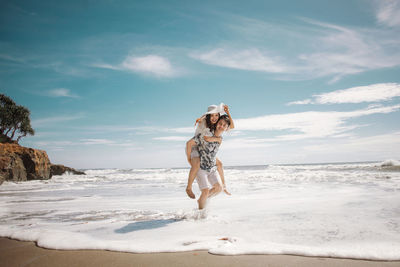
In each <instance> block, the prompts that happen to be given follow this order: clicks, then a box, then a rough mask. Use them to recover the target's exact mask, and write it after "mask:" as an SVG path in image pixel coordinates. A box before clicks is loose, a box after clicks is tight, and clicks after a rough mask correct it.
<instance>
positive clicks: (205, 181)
mask: <svg viewBox="0 0 400 267" xmlns="http://www.w3.org/2000/svg"><path fill="white" fill-rule="evenodd" d="M196 180H197V183H198V184H199V188H200V190H203V189H206V188H209V189H210V188H212V187H213V185H215V184H216V183H219V184H220V185H221V186H222V181H221V177H219V174H218V172H217V170H214V171H211V172H208V171H205V170H202V169H199V171H198V172H197V177H196Z"/></svg>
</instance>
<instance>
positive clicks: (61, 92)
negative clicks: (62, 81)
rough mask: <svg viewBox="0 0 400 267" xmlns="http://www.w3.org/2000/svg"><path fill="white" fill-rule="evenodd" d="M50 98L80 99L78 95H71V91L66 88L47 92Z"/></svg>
mask: <svg viewBox="0 0 400 267" xmlns="http://www.w3.org/2000/svg"><path fill="white" fill-rule="evenodd" d="M47 93H48V96H51V97H71V98H78V97H79V96H78V95H75V94H73V93H71V91H70V90H69V89H66V88H57V89H53V90H50V91H48V92H47Z"/></svg>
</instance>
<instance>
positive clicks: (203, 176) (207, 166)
mask: <svg viewBox="0 0 400 267" xmlns="http://www.w3.org/2000/svg"><path fill="white" fill-rule="evenodd" d="M230 124H231V121H230V119H229V117H228V116H227V115H222V116H221V117H220V118H219V120H218V122H217V126H216V128H215V131H214V136H212V137H211V136H204V135H201V134H198V135H197V136H195V137H194V139H192V140H190V141H189V142H188V146H189V151H190V150H191V147H192V146H193V145H196V144H197V146H198V150H199V154H200V170H199V171H198V173H197V177H196V180H197V183H198V184H199V188H200V190H201V195H200V197H199V199H198V200H197V203H198V204H199V209H204V207H205V206H206V203H207V199H208V198H210V197H212V196H216V195H217V194H219V193H220V192H221V191H222V188H224V191H225V193H227V194H230V193H229V192H228V191H226V189H225V181H224V180H222V181H221V177H220V176H219V174H218V172H217V166H216V159H217V153H218V149H219V146H220V145H221V143H222V136H221V134H222V133H223V132H224V131H226V130H227V129H228V128H229V126H230Z"/></svg>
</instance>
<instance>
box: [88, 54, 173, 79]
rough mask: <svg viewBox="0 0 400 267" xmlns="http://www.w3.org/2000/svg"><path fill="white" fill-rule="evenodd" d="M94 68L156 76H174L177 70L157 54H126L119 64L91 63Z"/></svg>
mask: <svg viewBox="0 0 400 267" xmlns="http://www.w3.org/2000/svg"><path fill="white" fill-rule="evenodd" d="M91 66H92V67H96V68H103V69H113V70H123V71H131V72H136V73H141V74H147V75H153V76H157V77H175V76H178V75H179V72H178V70H177V69H176V68H174V67H173V66H172V64H171V62H170V61H169V60H168V59H167V58H165V57H162V56H159V55H152V54H150V55H146V56H134V55H129V56H127V57H126V58H125V59H124V60H123V61H122V63H120V64H119V65H111V64H106V63H95V64H92V65H91Z"/></svg>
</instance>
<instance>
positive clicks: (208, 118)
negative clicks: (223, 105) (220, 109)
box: [206, 113, 220, 131]
mask: <svg viewBox="0 0 400 267" xmlns="http://www.w3.org/2000/svg"><path fill="white" fill-rule="evenodd" d="M218 116H220V115H219V113H218ZM218 120H219V119H218ZM206 126H207V128H209V129H210V131H214V130H215V126H217V124H214V125H213V124H212V123H211V114H207V115H206Z"/></svg>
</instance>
